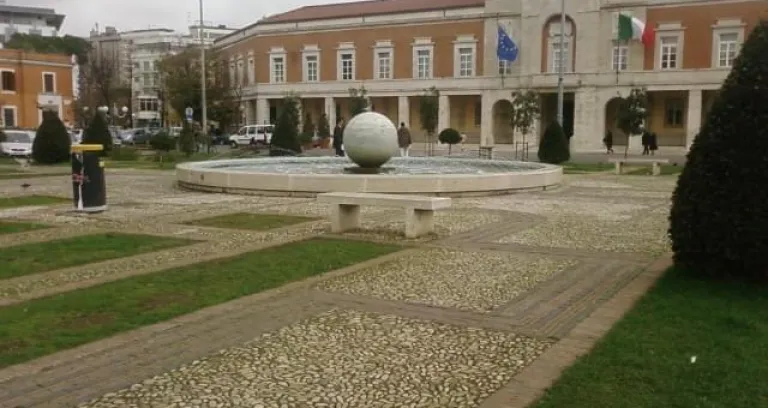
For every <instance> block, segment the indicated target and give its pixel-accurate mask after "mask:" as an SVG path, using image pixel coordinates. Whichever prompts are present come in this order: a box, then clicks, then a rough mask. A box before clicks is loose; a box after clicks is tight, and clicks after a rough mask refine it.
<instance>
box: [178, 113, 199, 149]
mask: <svg viewBox="0 0 768 408" xmlns="http://www.w3.org/2000/svg"><path fill="white" fill-rule="evenodd" d="M196 144H197V143H196V141H195V129H193V128H192V124H191V123H189V121H187V120H185V121H184V124H183V125H182V126H181V132H179V150H181V152H182V153H184V154H185V155H186V156H187V157H189V156H192V153H194V152H195V149H196V147H197V146H196Z"/></svg>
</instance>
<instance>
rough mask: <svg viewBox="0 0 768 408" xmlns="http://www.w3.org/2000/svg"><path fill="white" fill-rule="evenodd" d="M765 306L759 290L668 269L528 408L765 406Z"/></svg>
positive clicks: (767, 316)
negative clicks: (595, 344) (693, 359)
mask: <svg viewBox="0 0 768 408" xmlns="http://www.w3.org/2000/svg"><path fill="white" fill-rule="evenodd" d="M766 310H768V291H767V290H766V288H765V287H754V286H749V285H746V284H737V283H723V282H705V281H696V280H692V279H690V278H687V277H685V276H684V275H682V274H680V273H678V272H676V271H674V270H671V271H669V272H667V274H666V275H665V276H664V277H663V278H662V279H661V280H660V281H659V282H658V284H657V285H656V286H655V287H654V288H653V289H652V290H651V291H650V292H649V293H648V294H647V295H645V297H644V298H643V299H642V300H641V301H640V302H639V303H638V304H637V305H636V306H635V308H634V309H633V310H632V311H630V312H629V313H628V314H627V316H625V318H624V319H623V320H622V321H621V322H619V323H618V324H617V325H616V326H615V327H614V328H613V329H612V330H611V331H610V332H609V333H608V334H607V335H606V337H605V338H604V339H603V340H602V341H601V342H600V343H599V344H598V345H597V346H596V347H595V349H593V350H592V352H590V353H589V354H588V355H586V356H585V357H583V358H582V359H580V360H579V361H577V362H576V364H574V366H572V367H571V368H569V369H567V370H566V372H565V373H564V374H563V376H562V377H561V378H560V380H559V381H558V382H557V383H556V384H555V385H554V386H553V387H552V388H551V389H550V390H548V391H547V393H546V395H545V396H544V397H543V398H542V400H541V401H539V403H538V404H534V405H533V407H536V408H562V407H568V408H659V407H665V408H673V407H674V408H677V407H679V408H688V407H697V408H698V407H701V408H715V407H718V408H726V407H732V408H744V407H751V408H757V407H768V385H766V384H768V382H767V381H768V313H766ZM692 356H696V362H695V363H692V362H691V357H692Z"/></svg>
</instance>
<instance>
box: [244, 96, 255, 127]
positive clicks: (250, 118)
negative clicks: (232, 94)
mask: <svg viewBox="0 0 768 408" xmlns="http://www.w3.org/2000/svg"><path fill="white" fill-rule="evenodd" d="M254 102H255V101H254V100H252V99H248V100H246V101H245V104H244V106H245V124H246V125H253V124H254V122H256V110H255V106H254Z"/></svg>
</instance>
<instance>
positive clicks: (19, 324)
mask: <svg viewBox="0 0 768 408" xmlns="http://www.w3.org/2000/svg"><path fill="white" fill-rule="evenodd" d="M400 249H401V248H400V247H398V246H394V245H382V244H376V243H371V242H359V241H347V240H332V239H310V240H306V241H300V242H294V243H289V244H285V245H281V246H277V247H272V248H267V249H264V250H261V251H256V252H250V253H247V254H243V255H239V256H236V257H233V258H228V259H221V260H216V261H210V262H205V263H200V264H195V265H191V266H186V267H180V268H176V269H170V270H167V271H162V272H157V273H152V274H148V275H142V276H136V277H132V278H127V279H123V280H118V281H115V282H110V283H106V284H103V285H99V286H94V287H90V288H84V289H80V290H76V291H72V292H66V293H62V294H59V295H55V296H51V297H48V298H42V299H35V300H30V301H27V302H24V303H20V304H16V305H12V306H7V307H4V308H0V367H5V366H9V365H12V364H17V363H21V362H24V361H28V360H32V359H34V358H37V357H40V356H44V355H47V354H51V353H55V352H57V351H61V350H65V349H68V348H72V347H75V346H79V345H81V344H85V343H88V342H92V341H95V340H99V339H103V338H106V337H109V336H112V335H114V334H116V333H120V332H124V331H128V330H132V329H136V328H138V327H141V326H146V325H150V324H154V323H158V322H162V321H165V320H168V319H171V318H174V317H177V316H180V315H183V314H187V313H190V312H193V311H196V310H199V309H202V308H205V307H208V306H213V305H216V304H220V303H224V302H227V301H230V300H233V299H237V298H240V297H243V296H247V295H251V294H254V293H258V292H261V291H264V290H267V289H272V288H276V287H279V286H282V285H284V284H285V283H287V282H291V281H296V280H300V279H304V278H307V277H310V276H315V275H320V274H322V273H325V272H329V271H332V270H335V269H339V268H343V267H346V266H350V265H354V264H356V263H359V262H362V261H365V260H368V259H372V258H376V257H379V256H382V255H385V254H389V253H392V252H395V251H398V250H400Z"/></svg>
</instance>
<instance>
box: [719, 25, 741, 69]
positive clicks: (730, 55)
mask: <svg viewBox="0 0 768 408" xmlns="http://www.w3.org/2000/svg"><path fill="white" fill-rule="evenodd" d="M717 40H718V42H717V66H718V68H730V67H732V66H733V60H734V59H736V56H737V55H738V54H739V35H738V34H736V33H727V34H720V35H719V36H718V38H717Z"/></svg>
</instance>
